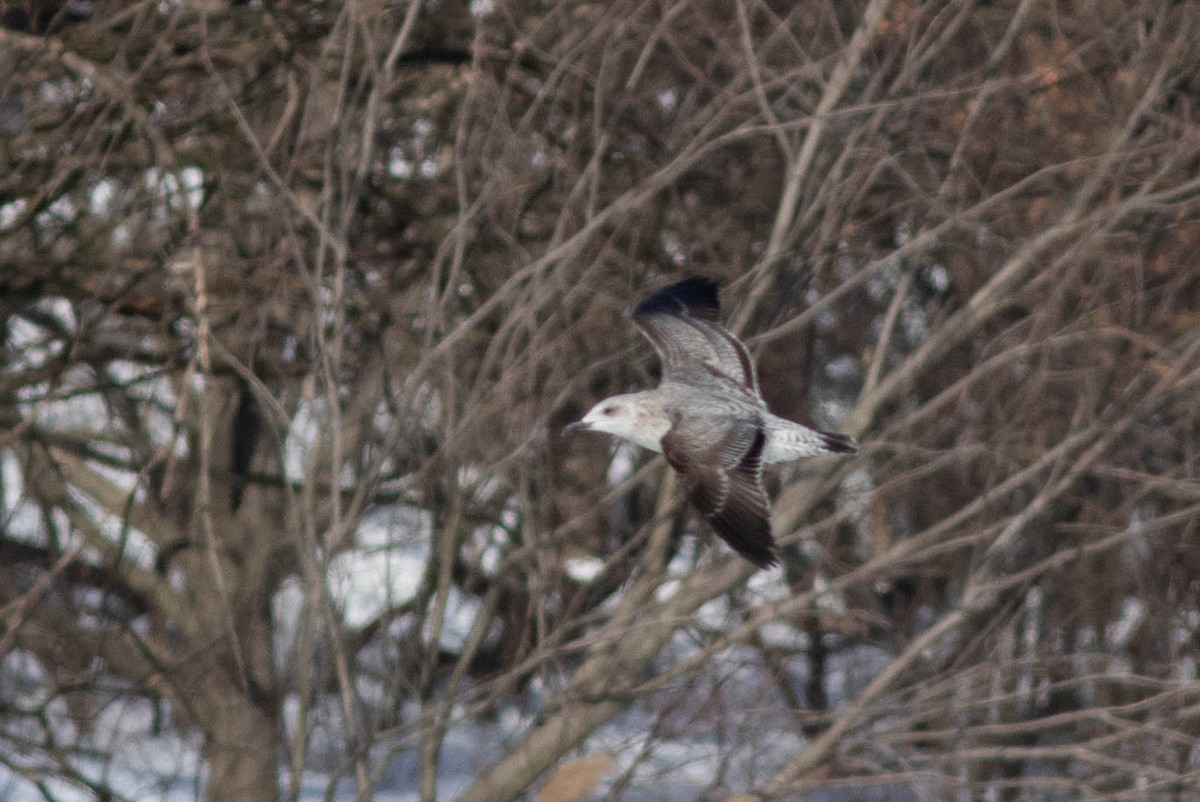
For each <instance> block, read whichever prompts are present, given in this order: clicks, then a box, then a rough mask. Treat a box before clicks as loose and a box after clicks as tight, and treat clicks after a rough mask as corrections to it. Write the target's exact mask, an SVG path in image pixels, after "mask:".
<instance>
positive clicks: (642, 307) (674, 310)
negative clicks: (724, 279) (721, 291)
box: [633, 277, 759, 398]
mask: <svg viewBox="0 0 1200 802" xmlns="http://www.w3.org/2000/svg"><path fill="white" fill-rule="evenodd" d="M719 312H720V304H719V303H718V301H717V285H716V284H715V283H714V282H712V281H709V280H708V279H706V278H699V277H694V278H689V279H685V280H683V281H681V282H679V283H678V284H672V285H671V286H670V287H665V288H663V289H661V290H659V291H658V292H656V293H654V294H653V295H651V296H650V297H649V298H647V299H646V300H644V301H642V302H641V303H640V304H638V307H637V309H635V310H633V322H634V323H636V324H637V326H638V328H639V329H641V331H642V333H643V334H645V335H646V337H647V338H649V340H650V342H652V343H653V344H654V348H655V350H656V351H658V356H659V358H660V359H661V360H662V363H663V380H664V381H676V382H681V383H684V384H693V385H699V386H711V385H712V383H713V380H714V378H715V379H717V380H722V379H724V380H728V381H730V382H732V383H734V384H735V385H737V386H739V387H741V388H743V389H744V390H746V391H748V392H749V393H750V394H752V395H753V396H754V397H756V398H757V397H758V395H759V393H758V376H757V375H755V372H754V361H753V360H751V359H750V354H749V353H747V352H746V346H744V345H742V343H741V341H739V340H738V339H737V338H736V337H734V336H733V335H732V334H730V333H729V332H728V331H727V330H726V329H725V327H723V326H722V325H721V324H720V323H719V322H718V320H717V315H718V313H719Z"/></svg>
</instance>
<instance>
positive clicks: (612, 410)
mask: <svg viewBox="0 0 1200 802" xmlns="http://www.w3.org/2000/svg"><path fill="white" fill-rule="evenodd" d="M616 412H617V408H616V407H605V408H604V409H602V410H600V414H601V415H615V414H616Z"/></svg>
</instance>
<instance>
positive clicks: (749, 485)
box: [662, 415, 777, 568]
mask: <svg viewBox="0 0 1200 802" xmlns="http://www.w3.org/2000/svg"><path fill="white" fill-rule="evenodd" d="M766 439H767V438H766V432H765V431H764V430H763V428H762V426H761V425H758V424H757V423H756V422H755V421H743V420H736V419H731V418H720V417H695V418H684V417H682V416H679V415H677V416H676V417H675V422H674V425H673V426H672V427H671V429H670V430H669V431H668V432H667V433H666V434H665V435H664V436H663V438H662V450H663V454H665V455H666V457H667V461H668V462H670V463H671V467H672V468H674V469H675V470H677V471H679V474H680V477H681V478H682V480H683V486H684V489H685V490H686V491H687V495H688V500H689V501H691V502H692V504H693V506H695V507H696V509H697V510H699V512H700V514H701V515H703V516H704V519H705V520H706V521H708V523H709V524H710V525H711V526H712V528H713V529H714V530H715V531H716V533H717V534H718V535H720V536H721V538H722V539H723V540H724V541H725V542H726V543H728V544H729V545H730V546H731V547H732V548H733V550H734V551H736V552H737V553H738V554H740V555H742V556H743V557H745V558H746V559H747V560H749V561H750V562H752V563H754V564H755V565H757V566H758V567H759V568H769V567H771V566H772V565H775V564H776V562H777V561H776V559H775V539H774V538H773V537H772V536H771V521H770V506H769V502H768V500H767V491H766V490H765V489H764V488H763V481H762V453H763V446H764V445H765V444H766Z"/></svg>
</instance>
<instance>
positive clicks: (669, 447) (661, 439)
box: [563, 278, 858, 568]
mask: <svg viewBox="0 0 1200 802" xmlns="http://www.w3.org/2000/svg"><path fill="white" fill-rule="evenodd" d="M719 311H720V306H719V304H718V301H717V285H716V284H715V283H714V282H712V281H709V280H708V279H705V278H689V279H685V280H684V281H681V282H679V283H678V284H673V285H671V286H670V287H665V288H664V289H661V290H659V291H658V292H656V293H654V294H653V295H651V296H650V297H649V298H647V299H646V300H644V301H642V302H641V303H640V304H638V306H637V308H636V309H635V310H634V311H633V322H634V323H635V324H636V325H637V327H638V328H639V329H640V330H641V332H642V333H643V334H645V335H646V337H647V338H648V339H649V340H650V342H651V343H653V344H654V349H655V350H656V351H657V352H658V356H659V359H660V360H662V381H661V382H660V383H659V385H658V387H657V388H655V389H653V390H643V391H641V392H638V393H626V394H624V395H615V396H613V397H612V398H606V399H605V400H603V401H601V402H600V403H599V404H596V406H594V407H592V408H591V410H589V411H588V413H587V414H586V415H584V416H583V419H582V420H580V421H579V422H578V423H572V424H571V425H570V426H568V427H567V428H566V429H564V430H563V431H564V433H567V432H573V431H595V432H605V433H607V434H613V435H616V436H617V437H621V438H624V439H625V440H629V441H630V442H633V443H636V444H637V445H639V446H642V447H643V448H648V449H650V450H651V451H658V452H661V453H662V454H664V455H665V456H666V458H667V462H669V463H670V464H671V467H672V468H674V469H675V470H676V471H678V472H679V476H680V479H681V481H682V482H683V487H684V490H685V491H686V492H687V496H688V500H689V501H691V503H692V505H693V506H694V507H695V508H696V509H697V510H698V511H699V512H700V514H701V515H703V516H704V519H705V520H707V521H708V523H709V524H710V525H711V526H712V528H713V529H714V530H715V531H716V533H717V534H718V535H720V536H721V538H722V539H724V540H725V542H726V543H728V544H729V545H730V546H731V547H732V548H733V550H734V551H736V552H737V553H738V554H741V555H742V556H743V557H745V558H746V559H747V560H749V561H750V562H752V563H754V564H755V565H757V566H758V567H759V568H769V567H771V566H773V565H775V564H776V563H777V562H778V561H777V559H776V557H775V538H774V537H773V536H772V535H771V521H770V502H769V501H768V499H767V491H766V490H765V489H764V488H763V479H762V466H763V465H764V464H766V463H775V462H790V461H792V460H797V459H803V458H804V457H813V456H817V455H819V454H849V453H853V452H855V451H857V450H858V449H857V447H856V446H855V444H854V440H853V439H852V438H850V437H849V436H847V435H844V434H834V433H832V432H820V431H817V430H815V429H810V428H808V427H807V426H801V425H800V424H798V423H793V422H792V421H790V420H785V419H784V418H781V417H779V416H778V415H775V414H773V413H772V412H771V411H770V410H768V409H767V405H766V402H765V401H763V398H762V395H761V394H760V393H759V391H758V377H757V376H756V375H755V371H754V362H753V361H751V359H750V354H749V353H747V351H746V346H745V345H743V344H742V342H741V341H740V340H738V339H737V338H736V337H734V336H733V335H732V334H730V333H729V331H728V330H727V329H725V327H724V326H722V325H721V324H720V322H719V321H718V312H719Z"/></svg>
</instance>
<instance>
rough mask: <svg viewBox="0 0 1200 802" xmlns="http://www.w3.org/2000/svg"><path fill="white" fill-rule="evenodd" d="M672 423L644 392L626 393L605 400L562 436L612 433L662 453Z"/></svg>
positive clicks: (564, 431) (568, 428) (565, 430)
mask: <svg viewBox="0 0 1200 802" xmlns="http://www.w3.org/2000/svg"><path fill="white" fill-rule="evenodd" d="M670 428H671V421H670V420H669V419H668V418H667V416H666V415H665V414H664V413H663V412H662V410H661V409H659V406H658V405H657V404H654V403H652V401H651V399H648V398H647V394H646V393H626V394H625V395H614V396H613V397H612V398H606V399H604V400H603V401H601V402H600V403H599V404H596V406H594V407H592V408H591V409H590V410H588V413H587V414H586V415H584V416H583V418H582V419H581V420H580V421H579V422H578V423H572V424H571V425H570V426H568V427H567V428H566V429H564V430H563V433H564V434H566V433H569V432H604V433H606V434H615V435H616V436H617V437H620V438H623V439H625V440H628V441H630V442H631V443H636V444H638V445H639V446H641V447H642V448H648V449H650V450H651V451H662V444H661V443H660V442H659V441H661V440H662V437H663V435H665V434H666V433H667V430H668V429H670Z"/></svg>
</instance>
